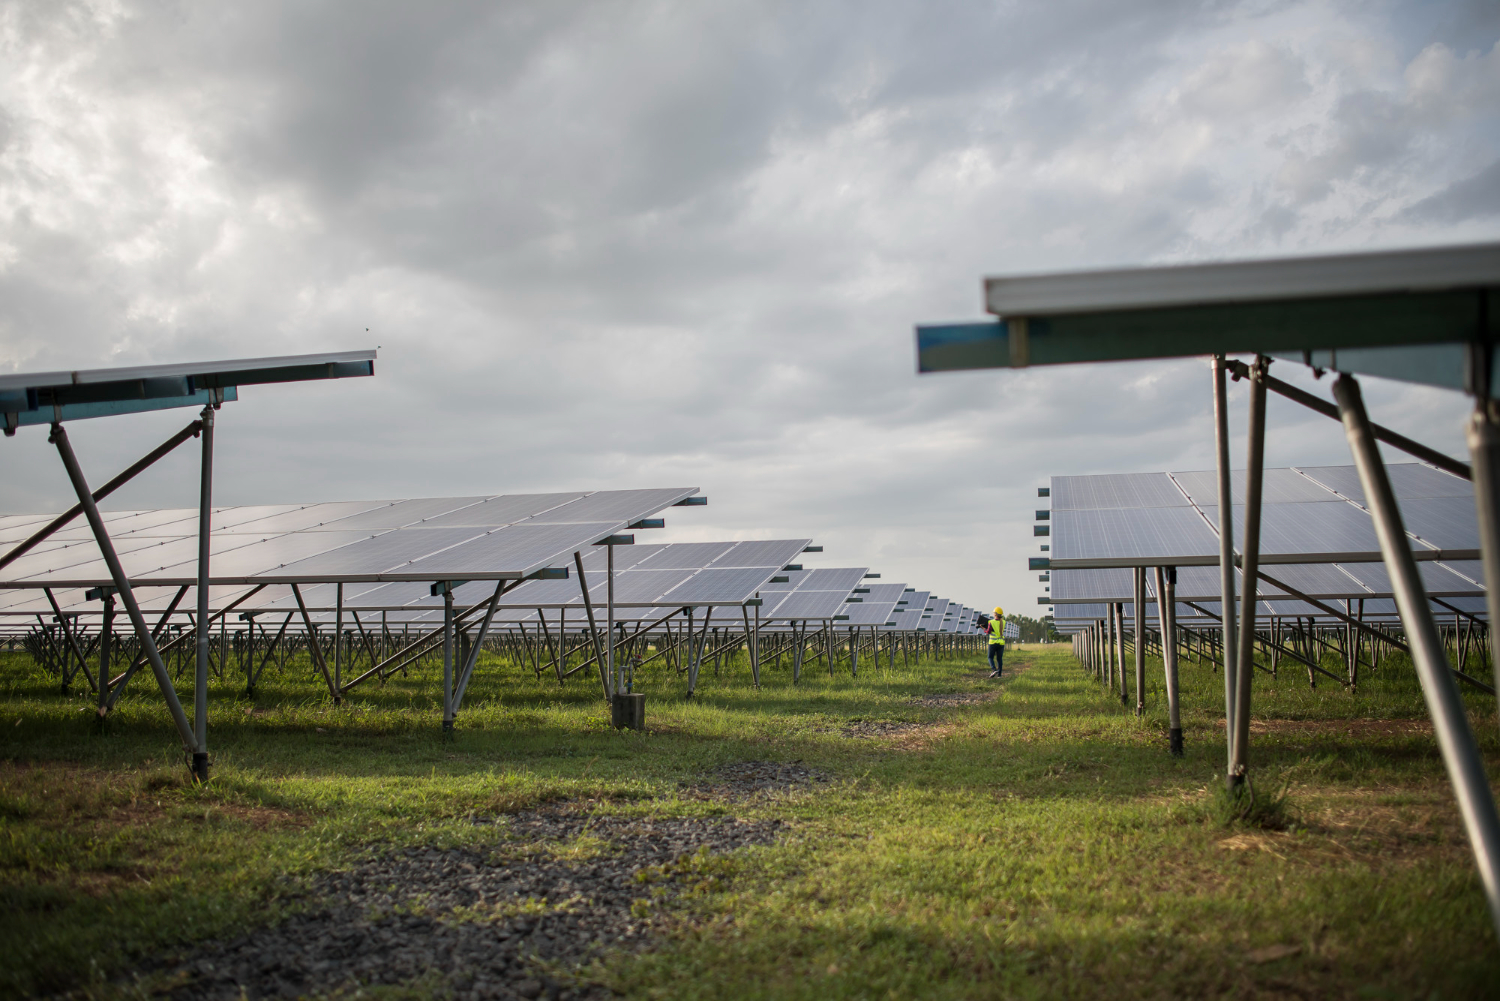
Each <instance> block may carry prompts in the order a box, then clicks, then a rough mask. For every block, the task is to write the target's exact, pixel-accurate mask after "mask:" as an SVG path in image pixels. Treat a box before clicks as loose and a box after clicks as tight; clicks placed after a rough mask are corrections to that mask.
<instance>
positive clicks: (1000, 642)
mask: <svg viewBox="0 0 1500 1001" xmlns="http://www.w3.org/2000/svg"><path fill="white" fill-rule="evenodd" d="M988 627H989V634H990V677H992V678H998V677H1000V668H1001V667H1002V666H1003V665H1004V663H1005V609H1003V608H999V607H996V609H995V616H994V618H992V619H990V621H989V623H988Z"/></svg>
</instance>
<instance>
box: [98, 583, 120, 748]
mask: <svg viewBox="0 0 1500 1001" xmlns="http://www.w3.org/2000/svg"><path fill="white" fill-rule="evenodd" d="M102 597H103V598H104V612H103V615H102V616H101V617H100V621H99V684H98V685H96V686H95V687H96V688H97V689H98V691H99V718H100V719H103V718H104V716H105V714H106V713H108V712H109V661H110V652H111V651H110V641H111V640H112V639H114V625H115V596H114V593H113V592H112V591H110V589H109V588H107V587H106V588H104V594H103V595H102Z"/></svg>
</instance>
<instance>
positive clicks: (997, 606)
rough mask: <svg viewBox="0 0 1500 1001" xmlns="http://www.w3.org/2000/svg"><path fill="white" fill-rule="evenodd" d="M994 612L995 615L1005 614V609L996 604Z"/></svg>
mask: <svg viewBox="0 0 1500 1001" xmlns="http://www.w3.org/2000/svg"><path fill="white" fill-rule="evenodd" d="M995 614H996V615H1004V614H1005V610H1004V609H1003V608H1001V607H1000V606H999V605H996V606H995Z"/></svg>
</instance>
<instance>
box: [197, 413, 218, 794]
mask: <svg viewBox="0 0 1500 1001" xmlns="http://www.w3.org/2000/svg"><path fill="white" fill-rule="evenodd" d="M198 422H199V423H200V424H202V425H203V432H202V438H203V450H202V456H203V459H202V462H201V464H200V466H199V470H198V595H197V597H198V636H197V640H198V644H197V646H198V649H197V663H196V665H195V670H194V671H193V737H194V739H195V740H196V741H197V745H198V746H197V748H196V749H195V750H194V751H193V775H194V777H196V778H197V780H198V781H199V782H206V781H208V643H209V630H208V597H209V595H208V580H209V542H210V541H211V538H210V534H209V533H210V532H212V531H213V524H212V521H213V519H212V515H213V482H214V408H213V405H212V404H209V405H208V406H206V407H204V408H203V412H202V413H200V414H199V415H198Z"/></svg>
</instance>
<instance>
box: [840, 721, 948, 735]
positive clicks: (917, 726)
mask: <svg viewBox="0 0 1500 1001" xmlns="http://www.w3.org/2000/svg"><path fill="white" fill-rule="evenodd" d="M929 725H930V724H927V723H911V722H907V721H905V720H895V719H861V720H855V721H854V722H852V723H847V724H845V725H844V727H843V729H841V730H840V731H839V732H840V733H842V734H843V735H844V736H845V737H854V738H856V739H858V740H869V739H870V738H872V737H899V736H901V735H902V734H907V733H913V732H915V731H917V730H921V729H923V728H924V727H927V726H929Z"/></svg>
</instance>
